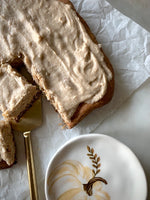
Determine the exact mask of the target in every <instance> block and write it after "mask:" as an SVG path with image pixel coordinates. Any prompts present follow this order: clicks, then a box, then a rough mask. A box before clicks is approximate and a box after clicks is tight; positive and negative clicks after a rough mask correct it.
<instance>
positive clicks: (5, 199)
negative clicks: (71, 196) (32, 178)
mask: <svg viewBox="0 0 150 200" xmlns="http://www.w3.org/2000/svg"><path fill="white" fill-rule="evenodd" d="M72 2H73V4H74V6H75V8H76V9H77V11H78V12H79V13H80V15H81V16H82V17H83V18H84V19H85V20H86V22H87V23H88V25H89V27H90V28H91V30H92V32H93V33H94V34H95V35H96V37H97V40H98V42H99V43H101V44H102V47H103V49H104V52H105V53H106V55H107V56H108V58H109V59H110V61H111V63H112V65H113V67H114V71H115V94H114V97H113V99H112V101H111V103H109V104H108V105H106V106H104V107H103V108H100V109H97V110H94V111H93V112H92V113H91V114H89V115H88V116H87V117H86V118H85V119H84V120H83V121H82V122H81V123H79V124H78V125H77V126H76V127H75V128H73V129H71V130H66V129H62V127H61V126H60V125H59V124H60V123H61V119H60V117H59V116H58V114H57V113H56V112H55V111H54V109H53V108H52V106H51V105H50V103H49V102H47V100H46V99H45V98H44V97H43V124H42V126H41V127H40V128H38V129H36V130H35V131H33V133H32V141H33V150H34V157H35V165H36V173H37V181H38V190H39V196H40V198H39V199H40V200H44V199H45V195H44V180H45V172H46V168H47V166H48V163H49V161H50V159H51V158H52V157H53V155H54V153H55V152H56V150H57V149H58V148H59V147H60V146H62V145H63V144H64V143H65V142H66V141H68V140H69V139H71V138H73V137H76V136H78V135H81V134H87V133H90V132H94V130H95V129H96V127H97V126H99V125H100V123H101V122H102V121H103V120H105V119H106V118H107V117H108V116H110V115H111V114H112V113H113V112H114V111H116V110H117V108H118V107H119V106H121V104H122V103H123V102H124V101H125V100H126V99H127V98H128V97H129V96H130V95H131V94H132V93H133V92H134V91H135V90H136V89H137V88H138V87H139V86H140V85H141V84H142V83H143V82H144V81H145V80H146V79H147V78H148V77H149V76H150V33H148V32H147V31H146V30H144V29H143V28H142V27H141V26H139V25H138V24H136V23H135V22H133V21H132V20H131V19H129V18H127V17H125V16H124V15H123V14H121V13H120V12H119V11H117V10H116V9H114V8H113V7H112V6H111V5H110V4H109V3H107V2H106V1H104V0H92V1H91V0H73V1H72ZM135 6H136V4H135ZM15 140H16V147H17V164H16V165H14V166H13V167H12V168H10V169H7V170H3V171H0V200H14V199H16V200H25V199H30V198H29V187H28V179H27V171H26V159H25V154H24V143H23V136H22V134H20V133H15Z"/></svg>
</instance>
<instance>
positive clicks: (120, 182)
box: [45, 134, 147, 200]
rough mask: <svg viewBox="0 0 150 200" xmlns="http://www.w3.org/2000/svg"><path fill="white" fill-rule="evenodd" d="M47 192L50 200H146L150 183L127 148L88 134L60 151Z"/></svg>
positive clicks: (47, 181) (51, 165)
mask: <svg viewBox="0 0 150 200" xmlns="http://www.w3.org/2000/svg"><path fill="white" fill-rule="evenodd" d="M87 146H88V147H87ZM94 165H95V166H94ZM94 172H95V175H94ZM105 181H107V184H105ZM93 182H94V183H93ZM87 183H88V184H87ZM92 183H93V184H92ZM83 184H87V185H86V186H85V187H86V189H85V190H84V186H83ZM45 193H46V199H47V200H57V199H59V200H90V199H92V200H109V199H111V200H145V199H146V196H147V183H146V178H145V174H144V171H143V168H142V166H141V164H140V162H139V161H138V159H137V158H136V156H135V155H134V153H133V152H132V151H131V150H130V149H129V148H128V147H127V146H125V145H124V144H122V143H121V142H119V141H117V140H116V139H114V138H112V137H109V136H106V135H101V134H87V135H83V136H79V137H77V138H75V139H73V140H70V141H69V142H68V143H66V144H65V145H64V146H63V147H62V148H61V149H59V150H58V151H57V152H56V154H55V155H54V157H53V158H52V160H51V161H50V163H49V166H48V169H47V172H46V179H45Z"/></svg>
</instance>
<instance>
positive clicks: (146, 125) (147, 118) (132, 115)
mask: <svg viewBox="0 0 150 200" xmlns="http://www.w3.org/2000/svg"><path fill="white" fill-rule="evenodd" d="M95 132H97V133H103V134H106V135H110V136H112V137H114V138H116V139H118V140H119V141H121V142H123V143H124V144H126V145H127V146H128V147H129V148H131V150H132V151H133V152H134V153H135V154H136V156H137V157H138V159H139V160H140V162H141V164H142V166H143V168H144V170H145V174H146V177H147V182H148V191H149V190H150V79H148V80H147V81H146V82H145V83H144V84H143V85H142V86H141V87H140V88H139V89H138V90H137V91H136V92H135V93H134V94H133V95H132V96H131V97H130V98H129V99H128V100H127V101H126V102H125V103H124V104H123V105H122V106H121V107H120V108H119V110H118V111H117V112H115V113H114V114H113V115H112V116H110V117H109V118H108V119H107V120H105V121H104V122H103V123H102V124H101V125H100V126H99V127H98V128H96V130H95ZM147 199H148V200H149V199H150V194H149V193H148V198H147Z"/></svg>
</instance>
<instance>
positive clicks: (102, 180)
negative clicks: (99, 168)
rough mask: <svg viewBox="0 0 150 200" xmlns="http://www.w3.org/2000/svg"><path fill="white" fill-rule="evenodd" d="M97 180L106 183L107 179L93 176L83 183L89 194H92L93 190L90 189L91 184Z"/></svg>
mask: <svg viewBox="0 0 150 200" xmlns="http://www.w3.org/2000/svg"><path fill="white" fill-rule="evenodd" d="M97 181H101V182H103V183H105V184H107V181H106V180H105V179H103V178H101V177H94V178H92V179H90V180H89V182H88V183H87V184H83V188H84V190H85V191H86V193H87V194H88V195H89V196H92V194H93V191H92V188H93V184H94V183H95V182H97Z"/></svg>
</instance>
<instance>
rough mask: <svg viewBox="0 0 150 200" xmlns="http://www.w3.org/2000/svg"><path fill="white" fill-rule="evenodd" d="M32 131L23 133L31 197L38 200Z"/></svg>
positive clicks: (32, 199)
mask: <svg viewBox="0 0 150 200" xmlns="http://www.w3.org/2000/svg"><path fill="white" fill-rule="evenodd" d="M30 133H31V131H27V132H24V133H23V136H24V142H25V151H26V158H27V171H28V181H29V188H30V199H31V200H38V192H37V182H36V176H35V167H34V160H33V151H32V144H31V136H30Z"/></svg>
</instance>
